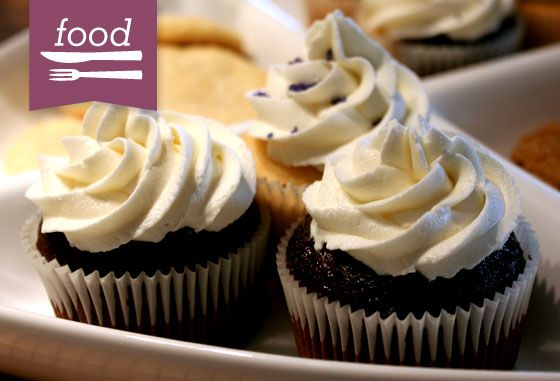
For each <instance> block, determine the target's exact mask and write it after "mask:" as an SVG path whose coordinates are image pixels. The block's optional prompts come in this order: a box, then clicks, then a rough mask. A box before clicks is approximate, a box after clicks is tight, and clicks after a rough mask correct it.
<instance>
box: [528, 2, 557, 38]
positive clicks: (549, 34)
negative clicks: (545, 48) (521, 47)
mask: <svg viewBox="0 0 560 381" xmlns="http://www.w3.org/2000/svg"><path fill="white" fill-rule="evenodd" d="M518 7H519V13H520V14H521V17H522V19H523V22H524V23H525V29H526V30H525V45H526V46H530V47H531V46H539V45H546V44H551V43H554V42H557V41H560V2H559V1H556V0H523V1H520V2H519V3H518Z"/></svg>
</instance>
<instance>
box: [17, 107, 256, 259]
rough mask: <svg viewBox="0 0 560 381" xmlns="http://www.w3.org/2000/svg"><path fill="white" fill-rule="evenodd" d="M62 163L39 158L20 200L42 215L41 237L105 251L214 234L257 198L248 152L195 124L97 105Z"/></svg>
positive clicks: (220, 131)
mask: <svg viewBox="0 0 560 381" xmlns="http://www.w3.org/2000/svg"><path fill="white" fill-rule="evenodd" d="M63 144H64V146H65V147H66V150H67V151H68V157H42V158H41V160H40V168H41V179H40V180H39V181H38V182H37V183H35V184H34V185H32V186H31V188H29V189H28V191H27V193H26V196H27V197H28V198H29V199H31V201H33V202H34V203H35V204H37V205H38V206H39V208H40V209H41V211H42V212H43V225H42V231H43V232H46V233H48V232H63V233H64V234H65V235H66V238H67V239H68V241H69V242H70V244H71V245H73V246H75V247H77V248H79V249H81V250H86V251H90V252H101V251H108V250H112V249H115V248H117V247H118V246H120V245H123V244H125V243H127V242H129V241H131V240H137V241H149V242H159V241H161V240H162V239H163V237H164V236H165V235H166V234H167V233H168V232H171V231H175V230H178V229H180V228H182V227H185V226H188V227H191V228H193V229H194V230H196V231H200V230H203V229H204V230H209V231H219V230H221V229H222V228H224V227H225V226H227V225H229V224H230V223H232V222H233V221H235V220H236V219H237V218H239V217H240V216H241V215H242V214H243V213H244V212H245V210H246V209H247V208H248V207H249V205H250V204H251V202H252V200H253V196H254V194H255V185H256V176H255V169H254V163H253V160H252V157H251V154H250V152H249V150H248V148H247V147H246V146H245V145H244V143H243V142H242V141H241V139H239V138H238V137H236V136H234V135H233V134H232V133H230V132H229V131H228V130H227V129H226V128H225V127H223V126H221V125H220V124H218V123H216V122H213V121H210V120H208V119H204V118H201V117H192V116H186V115H182V114H176V113H170V112H163V113H156V112H152V111H147V110H139V109H129V108H127V107H120V106H113V105H107V104H100V103H97V104H93V105H92V106H91V107H90V109H89V110H88V111H87V113H86V115H85V117H84V121H83V136H76V137H67V138H64V139H63Z"/></svg>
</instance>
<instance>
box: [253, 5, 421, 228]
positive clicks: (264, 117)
mask: <svg viewBox="0 0 560 381" xmlns="http://www.w3.org/2000/svg"><path fill="white" fill-rule="evenodd" d="M249 100H250V101H251V103H252V105H253V107H254V108H255V110H256V112H257V115H258V118H257V120H255V121H253V122H251V123H250V124H249V127H248V134H247V135H246V136H245V139H246V141H247V142H248V144H249V146H250V147H252V148H253V154H254V156H255V161H256V165H257V176H258V177H260V180H259V185H258V188H257V197H258V198H259V199H261V200H263V202H265V203H267V204H268V205H270V206H271V210H272V215H273V219H274V220H275V222H276V223H277V224H278V225H279V226H281V227H285V226H289V224H290V223H291V222H292V221H293V219H294V217H296V216H298V215H302V213H303V211H304V207H303V204H301V201H300V194H301V192H302V191H303V189H305V187H306V186H307V185H309V184H310V183H311V182H313V181H314V180H318V179H319V178H320V177H321V173H322V170H323V166H324V164H325V163H326V162H327V161H328V160H329V159H330V158H332V157H335V156H337V155H339V154H341V153H343V152H345V151H348V150H350V149H351V147H352V146H353V145H354V144H355V143H356V141H357V140H358V139H359V138H360V137H363V136H366V135H369V134H372V133H373V132H374V131H375V129H376V128H377V127H378V126H381V125H383V124H385V123H387V121H389V120H391V119H397V120H399V121H401V122H403V123H415V119H414V118H415V115H416V114H418V113H425V114H427V113H428V112H429V109H428V99H427V96H426V93H425V91H424V89H423V87H422V85H421V83H420V80H419V78H418V77H417V76H416V75H415V74H413V73H412V72H411V71H410V70H408V69H407V68H406V67H404V66H402V65H400V64H399V63H398V62H397V61H395V60H394V59H393V58H392V57H391V56H390V55H389V54H388V53H387V51H385V49H383V48H382V47H381V46H380V45H378V44H377V43H376V42H375V41H373V40H371V39H370V38H369V37H367V36H366V35H365V34H364V33H363V32H362V31H361V30H360V29H359V27H358V26H357V25H356V24H355V23H354V22H353V21H352V20H351V19H349V18H345V17H344V16H343V15H342V13H341V12H334V13H331V14H330V15H329V16H327V17H326V19H325V20H322V21H318V22H316V23H315V24H313V26H312V27H311V28H310V29H309V31H308V32H307V36H306V51H305V54H304V55H303V58H299V57H298V58H295V59H294V60H293V61H291V62H290V63H288V64H285V65H276V66H273V67H271V68H270V70H269V71H268V75H267V85H266V87H265V88H263V89H259V90H255V91H253V92H252V93H250V94H249ZM285 205H290V209H289V210H290V211H291V210H294V212H295V213H289V214H287V213H286V208H285ZM292 206H294V207H292ZM279 230H280V231H281V230H282V229H279Z"/></svg>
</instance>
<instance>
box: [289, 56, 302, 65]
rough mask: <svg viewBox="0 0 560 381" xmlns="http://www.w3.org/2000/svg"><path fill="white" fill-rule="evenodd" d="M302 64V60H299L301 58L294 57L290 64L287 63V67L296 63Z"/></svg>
mask: <svg viewBox="0 0 560 381" xmlns="http://www.w3.org/2000/svg"><path fill="white" fill-rule="evenodd" d="M302 62H303V60H302V59H301V57H296V58H294V59H293V60H291V61H290V62H288V65H295V64H298V63H302Z"/></svg>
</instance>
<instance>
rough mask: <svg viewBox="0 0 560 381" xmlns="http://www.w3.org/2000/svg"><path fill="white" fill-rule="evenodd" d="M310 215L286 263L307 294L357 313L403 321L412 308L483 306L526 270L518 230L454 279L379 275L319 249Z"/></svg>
mask: <svg viewBox="0 0 560 381" xmlns="http://www.w3.org/2000/svg"><path fill="white" fill-rule="evenodd" d="M310 223H311V217H310V216H309V215H308V216H307V217H306V218H305V220H304V221H303V222H302V224H300V225H299V226H298V227H297V228H296V230H295V231H294V234H293V236H292V238H291V239H290V241H289V243H288V247H287V251H286V265H287V268H288V269H289V270H290V272H291V274H292V275H293V276H294V277H295V279H296V280H298V281H299V282H300V286H303V287H307V290H308V292H309V293H312V292H316V293H317V294H318V296H319V297H323V296H327V297H328V299H329V301H335V300H339V301H340V303H341V305H346V304H349V305H350V306H351V308H352V310H353V311H355V310H358V309H360V308H364V309H365V311H366V313H367V314H372V313H374V312H376V311H379V312H380V314H381V316H382V317H384V318H385V317H387V316H389V315H390V314H392V313H393V312H397V314H398V316H399V318H400V319H403V318H405V317H406V315H407V314H408V313H410V312H412V313H414V315H415V316H416V317H418V318H419V317H421V316H422V315H423V314H424V312H425V311H428V312H430V313H431V314H432V315H434V316H436V315H438V314H439V312H440V311H441V310H442V309H445V310H447V311H448V312H450V313H454V312H455V308H456V306H461V307H462V308H464V309H468V307H469V304H470V303H471V302H472V303H475V304H476V305H478V306H481V305H482V303H483V301H484V299H485V298H489V299H492V298H493V297H494V294H495V293H496V292H503V291H504V290H505V288H506V287H510V286H511V285H512V283H513V282H514V281H515V280H516V279H517V277H518V275H519V274H521V273H522V272H523V270H524V268H525V259H524V257H523V250H522V249H521V247H520V245H519V242H518V241H517V238H516V237H515V234H514V233H511V235H510V237H509V239H508V240H507V242H506V243H505V245H504V247H503V248H502V249H500V250H496V251H494V252H493V253H491V254H490V255H488V256H487V257H486V258H485V259H484V260H483V261H482V262H480V263H479V264H478V265H476V266H475V267H474V268H472V269H471V270H466V269H463V270H461V271H459V272H458V273H457V274H456V275H455V276H454V277H453V278H449V279H446V278H441V277H438V278H436V279H434V280H433V281H431V282H430V281H428V279H426V278H425V277H424V276H423V275H421V274H420V273H417V272H416V273H410V274H406V275H401V276H391V275H378V274H377V273H376V272H375V271H374V270H372V269H371V268H370V267H368V266H366V265H365V264H363V263H362V262H360V261H358V260H356V259H354V258H353V257H352V256H350V255H349V254H347V253H345V252H343V251H341V250H328V249H326V248H325V247H323V248H322V249H321V250H319V251H317V250H315V248H314V242H313V238H312V237H311V235H310V230H309V227H310Z"/></svg>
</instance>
